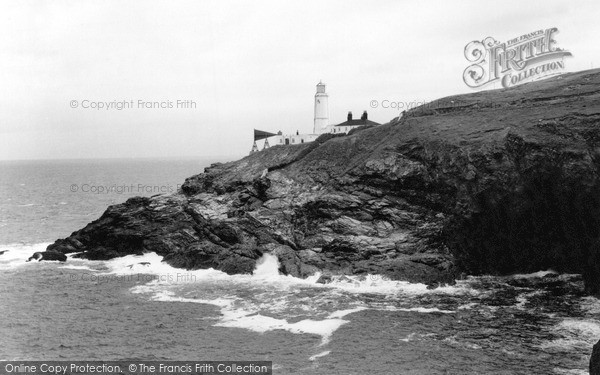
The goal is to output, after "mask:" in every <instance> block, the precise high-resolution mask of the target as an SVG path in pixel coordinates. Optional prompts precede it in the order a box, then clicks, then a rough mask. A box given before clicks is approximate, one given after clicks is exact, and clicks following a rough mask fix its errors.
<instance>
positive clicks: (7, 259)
mask: <svg viewBox="0 0 600 375" xmlns="http://www.w3.org/2000/svg"><path fill="white" fill-rule="evenodd" d="M48 245H50V243H37V244H9V245H0V251H3V250H8V251H7V252H5V253H4V254H2V255H0V269H4V270H6V269H14V268H18V267H23V266H28V265H29V266H31V265H32V264H36V263H37V262H27V259H29V258H30V257H31V256H32V255H33V253H35V252H38V251H45V250H46V247H48Z"/></svg>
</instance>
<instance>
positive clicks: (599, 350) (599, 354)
mask: <svg viewBox="0 0 600 375" xmlns="http://www.w3.org/2000/svg"><path fill="white" fill-rule="evenodd" d="M590 375H600V341H598V342H597V343H596V344H595V345H594V348H593V349H592V356H591V357H590Z"/></svg>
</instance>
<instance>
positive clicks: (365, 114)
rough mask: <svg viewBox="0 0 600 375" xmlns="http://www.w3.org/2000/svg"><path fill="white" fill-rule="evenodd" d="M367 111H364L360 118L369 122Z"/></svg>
mask: <svg viewBox="0 0 600 375" xmlns="http://www.w3.org/2000/svg"><path fill="white" fill-rule="evenodd" d="M367 116H368V115H367V111H364V112H363V114H362V116H361V117H360V119H361V120H363V121H366V120H367Z"/></svg>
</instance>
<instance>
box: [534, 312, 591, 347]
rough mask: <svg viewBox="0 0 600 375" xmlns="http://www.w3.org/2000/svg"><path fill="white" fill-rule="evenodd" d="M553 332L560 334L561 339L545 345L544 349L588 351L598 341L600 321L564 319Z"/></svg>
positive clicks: (543, 345)
mask: <svg viewBox="0 0 600 375" xmlns="http://www.w3.org/2000/svg"><path fill="white" fill-rule="evenodd" d="M553 331H555V332H556V333H557V334H559V335H560V336H561V338H558V339H556V340H552V341H548V342H545V343H543V344H542V345H541V347H542V348H552V347H557V348H560V349H564V350H572V349H573V348H581V349H588V348H590V347H591V346H592V345H594V344H595V343H596V342H597V341H598V337H599V336H600V321H598V320H595V319H564V320H563V321H561V322H560V323H559V324H557V325H556V326H555V327H554V328H553Z"/></svg>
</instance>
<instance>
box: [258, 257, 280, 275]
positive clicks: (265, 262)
mask: <svg viewBox="0 0 600 375" xmlns="http://www.w3.org/2000/svg"><path fill="white" fill-rule="evenodd" d="M252 274H253V275H254V276H258V277H261V278H264V279H272V278H277V277H278V276H279V259H277V256H275V255H273V254H264V255H263V256H262V257H260V259H259V260H258V261H256V269H255V270H254V272H252Z"/></svg>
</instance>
